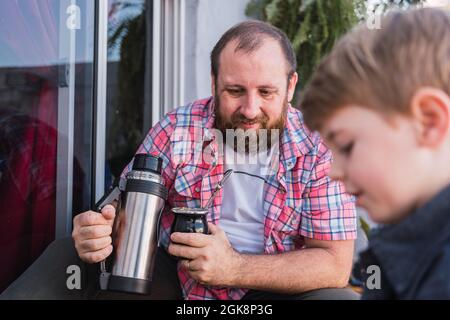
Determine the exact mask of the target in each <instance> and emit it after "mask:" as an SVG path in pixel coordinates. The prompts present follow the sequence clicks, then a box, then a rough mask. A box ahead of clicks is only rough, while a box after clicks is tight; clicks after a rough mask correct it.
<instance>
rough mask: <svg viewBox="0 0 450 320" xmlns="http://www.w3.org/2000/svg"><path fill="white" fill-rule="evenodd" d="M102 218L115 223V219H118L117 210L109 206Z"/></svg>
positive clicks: (103, 210)
mask: <svg viewBox="0 0 450 320" xmlns="http://www.w3.org/2000/svg"><path fill="white" fill-rule="evenodd" d="M102 216H103V218H105V219H106V220H108V221H114V218H115V217H116V209H115V208H114V207H113V206H112V205H110V204H107V205H106V206H104V207H103V209H102Z"/></svg>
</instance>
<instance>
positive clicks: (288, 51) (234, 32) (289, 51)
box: [211, 20, 297, 79]
mask: <svg viewBox="0 0 450 320" xmlns="http://www.w3.org/2000/svg"><path fill="white" fill-rule="evenodd" d="M268 38H269V39H273V40H276V41H277V42H278V43H279V45H280V47H281V49H282V51H283V54H284V57H285V58H286V63H287V68H288V79H289V78H290V77H291V76H292V75H293V74H294V72H296V70H297V58H296V56H295V53H294V50H293V48H292V44H291V42H290V41H289V39H288V37H287V36H286V34H285V33H284V32H283V31H281V30H280V29H278V28H276V27H274V26H272V25H270V24H268V23H265V22H262V21H257V20H251V21H245V22H241V23H239V24H237V25H235V26H233V27H232V28H231V29H229V30H228V31H227V32H225V33H224V34H223V35H222V37H221V38H220V39H219V41H218V42H217V43H216V45H215V46H214V49H213V50H212V52H211V72H212V74H213V76H214V77H215V78H216V79H217V76H218V74H219V67H220V66H219V59H220V54H221V53H222V51H223V49H224V48H225V47H226V45H227V44H228V43H230V42H231V41H233V40H237V47H236V50H235V51H240V50H242V51H244V52H246V53H252V52H254V51H256V50H257V49H259V48H260V47H261V46H262V44H263V41H264V40H266V39H268Z"/></svg>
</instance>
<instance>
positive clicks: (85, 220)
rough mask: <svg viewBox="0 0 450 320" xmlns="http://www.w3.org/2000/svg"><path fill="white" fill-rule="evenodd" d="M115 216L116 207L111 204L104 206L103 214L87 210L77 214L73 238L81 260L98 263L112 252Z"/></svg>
mask: <svg viewBox="0 0 450 320" xmlns="http://www.w3.org/2000/svg"><path fill="white" fill-rule="evenodd" d="M115 216H116V209H115V208H114V207H113V206H112V205H110V204H108V205H106V206H105V207H103V209H102V210H101V214H100V213H98V212H94V211H86V212H83V213H80V214H78V215H77V216H75V218H74V219H73V232H72V238H73V240H74V241H75V249H76V250H77V252H78V256H79V257H80V258H81V260H83V261H85V262H87V263H97V262H100V261H102V260H104V259H106V258H107V257H108V256H109V255H110V254H111V252H112V250H113V247H112V239H111V233H112V227H113V224H114V218H115Z"/></svg>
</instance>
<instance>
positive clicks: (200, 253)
mask: <svg viewBox="0 0 450 320" xmlns="http://www.w3.org/2000/svg"><path fill="white" fill-rule="evenodd" d="M208 229H209V231H210V233H211V234H208V235H206V234H200V233H181V232H174V233H173V234H172V235H171V236H170V239H171V240H172V243H171V244H170V245H169V248H168V251H169V253H170V254H171V255H173V256H177V257H180V258H182V259H183V260H182V261H181V264H182V266H183V267H184V268H185V269H186V270H187V272H188V273H189V274H190V276H191V277H192V278H194V279H195V280H197V281H199V282H200V283H201V284H204V285H209V286H232V283H233V277H234V276H235V274H236V271H235V270H237V265H238V263H239V258H240V255H239V253H238V252H236V251H235V250H234V249H233V247H232V246H231V244H230V242H229V241H228V238H227V236H226V234H225V232H224V231H223V230H222V229H220V228H219V227H218V226H216V225H214V224H212V223H208Z"/></svg>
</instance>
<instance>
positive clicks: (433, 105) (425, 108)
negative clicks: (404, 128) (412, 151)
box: [411, 87, 450, 148]
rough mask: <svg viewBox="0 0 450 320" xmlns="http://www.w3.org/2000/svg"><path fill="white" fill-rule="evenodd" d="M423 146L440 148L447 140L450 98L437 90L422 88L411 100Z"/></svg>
mask: <svg viewBox="0 0 450 320" xmlns="http://www.w3.org/2000/svg"><path fill="white" fill-rule="evenodd" d="M411 111H412V115H413V117H414V119H415V120H416V123H417V125H418V141H419V144H420V145H422V146H428V147H432V148H434V147H438V146H439V145H441V143H442V142H443V141H444V140H445V139H446V137H447V134H448V132H449V124H450V97H449V96H448V95H447V94H446V93H445V92H443V91H442V90H439V89H436V88H429V87H425V88H421V89H419V90H418V91H417V92H416V93H415V94H414V96H413V98H412V100H411Z"/></svg>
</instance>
